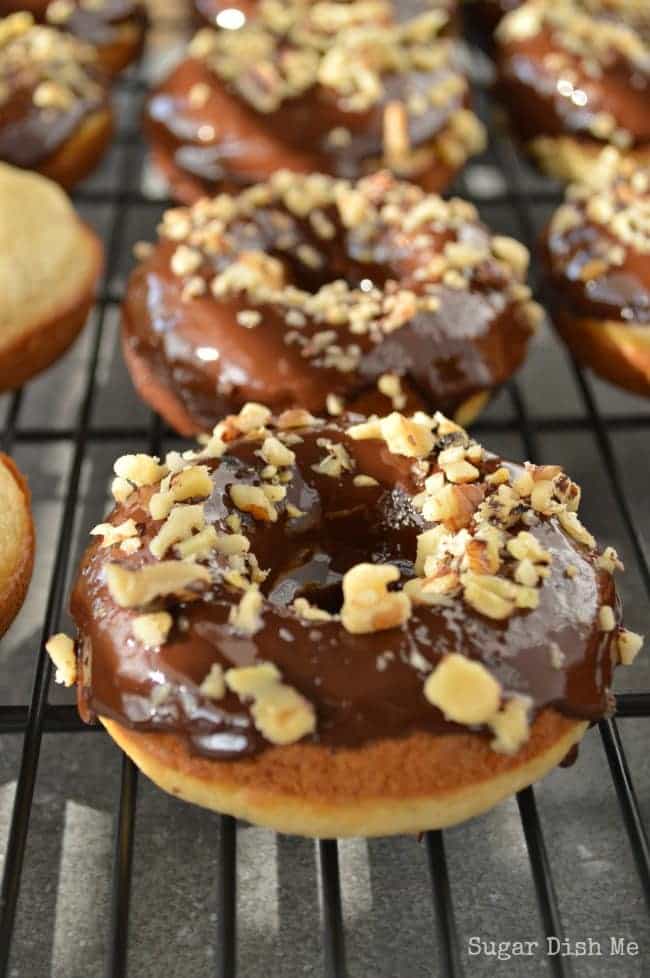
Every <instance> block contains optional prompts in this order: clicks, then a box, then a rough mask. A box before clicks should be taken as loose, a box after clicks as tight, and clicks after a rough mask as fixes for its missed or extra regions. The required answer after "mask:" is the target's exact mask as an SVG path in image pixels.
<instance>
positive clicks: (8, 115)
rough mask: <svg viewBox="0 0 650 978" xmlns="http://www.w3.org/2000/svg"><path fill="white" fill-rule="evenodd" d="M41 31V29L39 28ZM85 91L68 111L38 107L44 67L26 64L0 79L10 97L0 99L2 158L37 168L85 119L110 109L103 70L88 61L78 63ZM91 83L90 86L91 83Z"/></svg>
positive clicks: (45, 77)
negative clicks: (35, 98) (37, 102)
mask: <svg viewBox="0 0 650 978" xmlns="http://www.w3.org/2000/svg"><path fill="white" fill-rule="evenodd" d="M39 29H40V28H39ZM78 69H79V76H80V77H83V78H84V87H83V91H82V90H80V89H78V90H77V91H76V97H75V98H74V100H73V101H72V102H71V103H70V105H69V106H67V107H66V108H63V109H62V108H56V109H54V108H39V107H38V106H36V105H35V104H34V100H33V97H34V92H35V90H36V88H37V87H38V85H39V83H41V82H43V81H45V80H47V79H48V75H47V74H45V73H44V71H43V69H42V66H41V65H39V64H37V63H36V62H31V63H26V64H23V65H21V67H20V68H19V69H17V70H15V71H12V72H11V73H10V74H8V75H6V76H5V75H2V77H1V78H0V80H1V81H2V82H3V83H5V84H7V86H8V89H9V95H8V97H7V98H6V99H4V101H3V100H0V159H1V160H4V161H5V162H7V163H12V164H13V165H14V166H21V167H27V168H38V167H39V166H40V165H42V164H44V163H45V162H46V161H47V160H48V159H49V158H50V157H51V156H53V155H54V154H55V153H56V152H57V151H58V150H60V149H61V147H62V146H64V145H65V144H66V142H67V141H68V140H69V139H70V138H72V137H73V136H74V134H75V133H76V132H77V131H78V130H79V128H80V127H81V126H82V125H83V124H84V122H85V120H86V119H88V118H89V117H90V116H92V115H94V114H95V113H97V112H98V111H102V110H105V109H107V108H108V105H109V102H108V89H107V86H106V82H105V79H104V76H103V75H102V73H101V72H100V70H99V69H98V68H97V67H96V66H95V65H94V64H93V63H92V61H90V60H89V59H87V58H84V60H83V61H79V63H78ZM88 83H90V85H89V84H88Z"/></svg>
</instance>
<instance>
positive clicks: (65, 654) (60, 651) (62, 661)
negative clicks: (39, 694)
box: [45, 632, 77, 686]
mask: <svg viewBox="0 0 650 978" xmlns="http://www.w3.org/2000/svg"><path fill="white" fill-rule="evenodd" d="M45 649H46V651H47V654H48V655H49V657H50V659H51V660H52V662H53V663H54V666H55V668H56V672H55V674H54V682H56V683H59V684H60V685H62V686H74V684H75V683H76V681H77V656H76V654H75V647H74V642H73V641H72V639H71V638H70V636H69V635H65V634H64V633H63V632H59V633H58V634H56V635H52V637H51V638H49V639H48V640H47V642H46V643H45Z"/></svg>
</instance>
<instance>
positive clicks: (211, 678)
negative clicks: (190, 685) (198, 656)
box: [199, 662, 226, 700]
mask: <svg viewBox="0 0 650 978" xmlns="http://www.w3.org/2000/svg"><path fill="white" fill-rule="evenodd" d="M199 692H200V693H201V694H202V695H203V696H207V697H208V699H211V700H220V699H223V697H224V696H225V695H226V680H225V679H224V675H223V669H222V667H221V666H220V665H219V663H218V662H213V663H212V665H211V666H210V672H209V673H208V674H207V676H206V677H205V679H204V680H203V682H202V683H201V685H200V686H199Z"/></svg>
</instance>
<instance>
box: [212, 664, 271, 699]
mask: <svg viewBox="0 0 650 978" xmlns="http://www.w3.org/2000/svg"><path fill="white" fill-rule="evenodd" d="M225 680H226V686H227V687H228V689H231V690H232V691H233V693H237V695H238V696H244V697H251V698H252V697H255V696H259V695H260V694H261V693H263V692H264V690H265V689H267V688H268V687H269V686H272V685H273V684H275V683H278V682H279V681H280V670H279V669H278V668H277V666H275V665H273V663H272V662H260V663H259V664H258V665H254V666H240V667H238V668H235V669H228V671H227V672H226V674H225Z"/></svg>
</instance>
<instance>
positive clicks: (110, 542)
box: [90, 519, 138, 549]
mask: <svg viewBox="0 0 650 978" xmlns="http://www.w3.org/2000/svg"><path fill="white" fill-rule="evenodd" d="M90 535H91V537H96V536H101V537H102V542H101V544H100V547H101V548H102V549H104V548H105V547H112V546H114V545H115V544H116V543H123V542H124V540H129V539H130V538H131V537H137V535H138V528H137V526H136V524H135V520H132V519H129V520H125V521H124V522H123V523H117V524H115V523H98V524H97V526H94V527H93V528H92V530H91V531H90Z"/></svg>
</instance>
